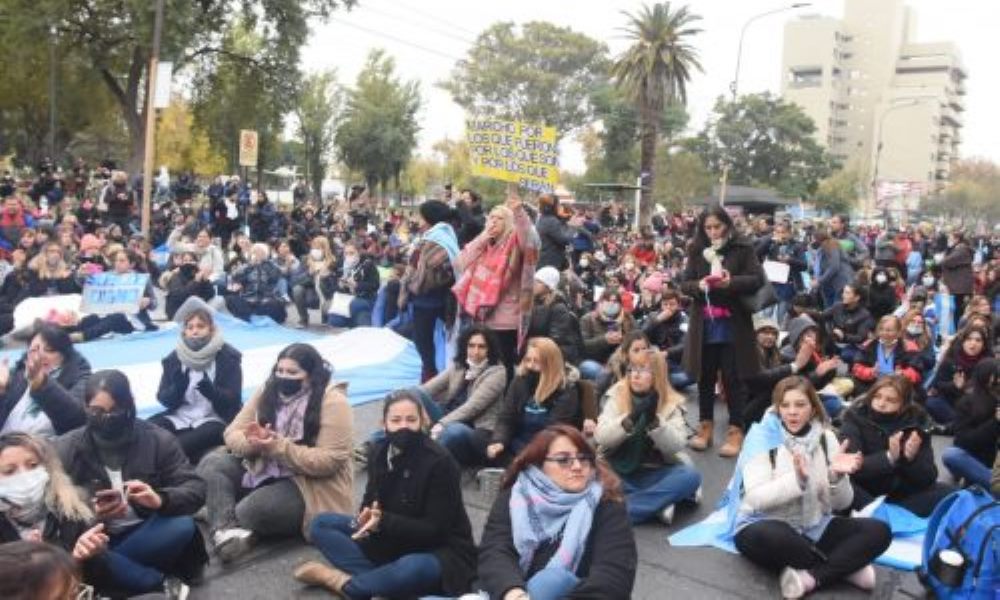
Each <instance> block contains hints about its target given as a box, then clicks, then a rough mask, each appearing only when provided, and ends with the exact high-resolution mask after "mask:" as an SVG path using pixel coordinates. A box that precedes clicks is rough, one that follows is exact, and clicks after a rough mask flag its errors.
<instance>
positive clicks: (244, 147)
mask: <svg viewBox="0 0 1000 600" xmlns="http://www.w3.org/2000/svg"><path fill="white" fill-rule="evenodd" d="M240 166H241V167H256V166H257V132H256V131H254V130H252V129H241V130H240Z"/></svg>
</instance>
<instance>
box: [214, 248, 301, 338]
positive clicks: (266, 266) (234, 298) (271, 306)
mask: <svg viewBox="0 0 1000 600" xmlns="http://www.w3.org/2000/svg"><path fill="white" fill-rule="evenodd" d="M270 254H271V250H270V248H268V247H267V244H264V243H260V242H258V243H256V244H254V245H253V246H252V247H251V249H250V262H249V263H248V264H246V265H243V266H242V267H240V268H239V269H237V270H236V271H234V272H233V273H232V275H231V276H230V278H229V282H228V283H227V287H228V289H229V292H230V293H229V294H227V295H226V308H227V309H229V312H230V313H232V315H233V316H234V317H236V318H237V319H242V320H244V321H249V320H250V317H252V316H254V315H259V316H262V317H269V318H271V320H273V321H274V322H275V323H278V324H279V325H280V324H281V323H284V322H285V318H286V317H287V316H288V313H287V312H286V311H285V302H284V300H283V299H282V298H281V297H280V296H279V295H278V282H279V281H280V280H281V271H280V270H279V269H278V267H276V266H275V265H274V263H272V262H271V261H270V260H269V259H270Z"/></svg>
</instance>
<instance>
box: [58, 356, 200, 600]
mask: <svg viewBox="0 0 1000 600" xmlns="http://www.w3.org/2000/svg"><path fill="white" fill-rule="evenodd" d="M85 400H86V407H87V408H86V410H87V424H86V425H85V426H84V427H81V428H79V429H75V430H73V431H71V432H69V433H67V434H66V435H64V436H62V437H60V438H59V439H58V440H57V441H56V445H57V449H58V452H59V458H60V460H61V461H62V463H63V465H65V467H66V472H67V474H68V475H69V476H70V479H72V481H73V483H74V484H75V485H77V486H78V487H82V488H84V489H86V490H87V491H88V492H89V494H90V502H91V508H92V510H93V511H94V515H95V517H96V518H97V521H98V522H100V523H102V524H103V526H104V531H105V532H106V534H107V536H108V538H109V539H108V543H107V545H108V550H107V560H108V563H109V568H110V570H111V579H112V585H113V586H114V587H115V588H117V589H118V590H120V591H123V592H125V593H128V594H145V593H150V592H155V591H161V590H163V591H166V592H168V593H169V594H173V593H175V592H177V591H178V589H180V588H182V587H183V585H184V584H189V583H190V582H192V581H196V580H197V579H199V578H200V576H201V572H202V569H203V568H204V566H205V563H206V562H208V556H207V554H206V553H205V547H204V542H203V540H202V538H201V534H199V533H198V529H197V527H195V524H194V519H193V518H192V517H191V515H193V514H194V513H195V511H197V510H198V509H199V508H200V507H201V505H202V504H203V503H204V501H205V483H204V482H203V481H202V480H201V479H199V478H198V476H197V475H195V473H194V470H193V469H192V468H191V465H190V463H188V459H187V457H186V456H185V455H184V451H183V450H182V449H181V447H180V444H178V443H177V439H176V438H175V437H174V436H172V435H171V434H169V433H167V432H166V431H164V430H162V429H160V428H159V427H156V426H155V425H152V424H150V423H147V422H145V421H141V420H138V419H136V410H135V399H134V398H133V396H132V389H131V387H130V386H129V381H128V378H127V377H125V374H124V373H122V372H121V371H115V370H107V371H98V372H97V373H94V374H93V375H92V376H91V378H90V380H89V381H88V382H87V389H86V393H85ZM174 578H177V579H179V580H180V581H178V580H177V579H174ZM182 582H183V583H182Z"/></svg>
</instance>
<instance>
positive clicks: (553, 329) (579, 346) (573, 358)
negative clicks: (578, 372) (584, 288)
mask: <svg viewBox="0 0 1000 600" xmlns="http://www.w3.org/2000/svg"><path fill="white" fill-rule="evenodd" d="M538 336H545V337H549V338H552V341H554V342H555V343H556V344H557V345H558V346H559V349H560V350H562V354H563V360H564V361H565V362H566V364H568V365H575V364H578V363H579V361H580V359H581V358H582V356H581V352H583V336H582V335H581V333H580V321H579V319H577V318H576V315H574V314H573V313H572V312H571V311H570V309H569V305H567V304H566V299H565V298H563V296H562V294H560V293H559V292H556V294H555V297H554V298H553V299H552V302H550V303H549V304H545V303H544V302H540V301H538V300H536V301H535V306H534V309H533V310H532V312H531V326H530V327H529V328H528V337H529V338H532V337H538Z"/></svg>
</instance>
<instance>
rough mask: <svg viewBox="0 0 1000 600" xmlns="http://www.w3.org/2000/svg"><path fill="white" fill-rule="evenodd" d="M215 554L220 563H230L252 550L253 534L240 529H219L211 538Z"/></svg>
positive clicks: (247, 530)
mask: <svg viewBox="0 0 1000 600" xmlns="http://www.w3.org/2000/svg"><path fill="white" fill-rule="evenodd" d="M212 541H213V542H214V545H215V553H216V554H217V555H218V556H219V558H220V559H221V560H222V562H224V563H226V562H231V561H233V560H235V559H237V558H239V557H240V556H243V555H244V554H246V553H247V552H249V551H250V549H251V548H253V543H254V537H253V532H252V531H250V530H249V529H243V528H242V527H232V528H229V529H220V530H219V531H216V532H215V535H213V536H212Z"/></svg>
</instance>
